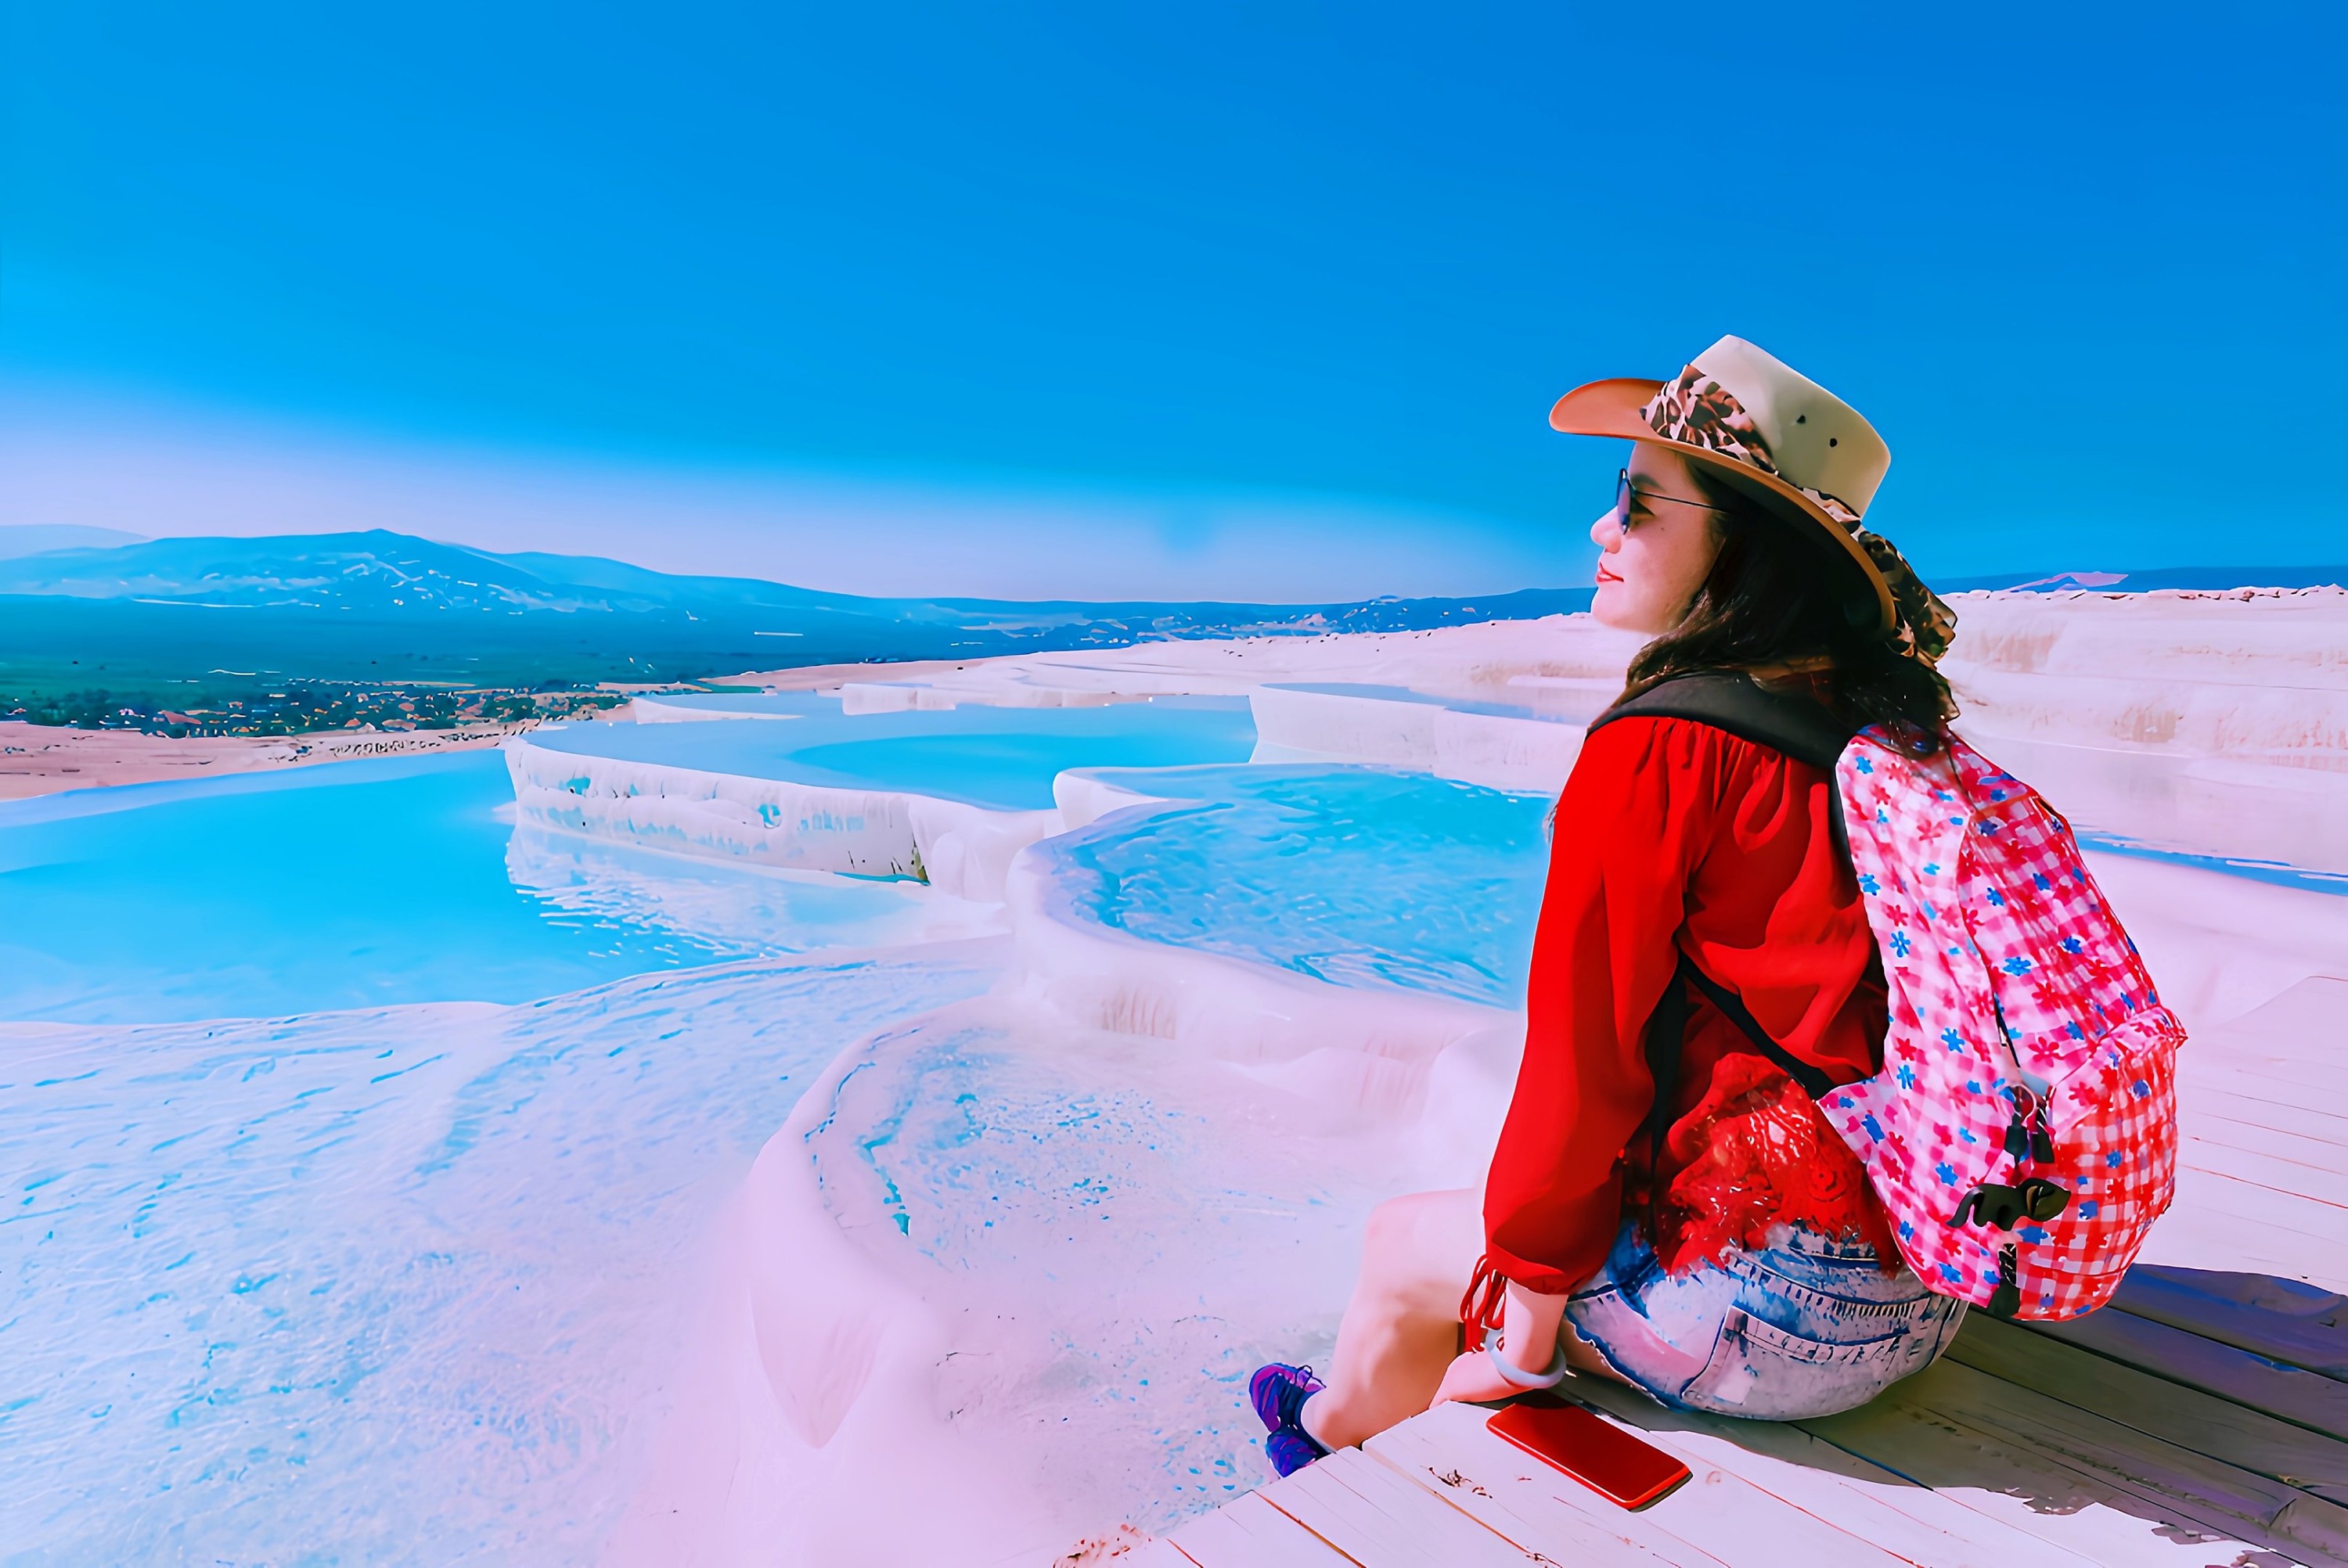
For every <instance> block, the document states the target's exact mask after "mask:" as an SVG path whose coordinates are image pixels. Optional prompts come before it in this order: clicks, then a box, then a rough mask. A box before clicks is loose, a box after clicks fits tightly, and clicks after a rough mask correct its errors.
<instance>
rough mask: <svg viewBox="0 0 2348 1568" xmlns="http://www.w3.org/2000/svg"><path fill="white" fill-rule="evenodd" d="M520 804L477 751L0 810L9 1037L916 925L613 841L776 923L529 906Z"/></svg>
mask: <svg viewBox="0 0 2348 1568" xmlns="http://www.w3.org/2000/svg"><path fill="white" fill-rule="evenodd" d="M674 727H675V728H678V729H687V728H699V727H701V726H698V725H683V724H680V725H676V726H674ZM712 727H724V728H764V727H765V726H763V725H757V726H747V725H723V726H712ZM778 727H779V726H778ZM512 800H513V791H512V787H511V785H510V784H509V783H508V781H507V776H506V770H505V762H504V759H503V757H502V756H501V755H500V754H499V753H497V752H494V751H475V752H462V753H451V754H448V755H442V756H434V757H414V758H406V757H400V758H385V759H380V760H372V761H366V762H353V763H332V764H324V765H321V766H318V767H309V768H294V769H288V770H286V771H283V772H280V773H268V774H242V775H235V776H231V777H227V778H221V779H206V780H203V781H201V782H195V783H172V784H140V785H133V786H129V787H127V788H118V789H111V790H91V791H78V792H75V793H73V794H66V795H53V796H49V797H46V798H43V799H36V800H28V801H19V802H13V803H9V804H5V805H0V1019H46V1020H60V1021H71V1022H81V1023H108V1022H150V1021H166V1020H186V1019H203V1018H222V1017H245V1018H250V1017H267V1016H276V1015H281V1014H288V1013H298V1012H313V1011H318V1010H321V1009H330V1008H349V1007H366V1006H374V1005H379V1004H386V1003H395V1002H412V1001H452V1000H470V1001H503V1002H513V1001H526V1000H530V999H534V998H538V997H545V996H553V995H556V994H558V993H561V992H563V991H571V990H576V989H580V988H582V987H585V986H592V985H599V984H602V983H603V982H605V981H608V980H614V979H621V978H622V977H623V976H627V975H634V974H642V973H644V972H646V971H648V970H654V969H664V968H676V967H679V966H681V965H689V964H703V963H710V962H714V961H716V960H720V959H726V958H738V957H743V956H747V955H750V954H756V953H762V952H777V951H789V950H794V949H796V948H804V947H808V946H813V945H816V944H817V943H818V942H819V941H821V940H823V939H825V937H826V933H828V932H832V931H839V932H843V933H845V934H846V936H847V938H848V939H853V934H854V930H855V929H856V928H857V927H859V926H860V924H862V925H869V924H870V923H871V922H873V921H875V920H879V919H882V918H886V917H893V916H894V915H895V914H896V912H897V911H898V910H899V909H900V908H901V903H902V898H901V895H900V894H898V893H896V892H894V891H892V890H890V889H885V888H873V887H870V886H862V885H859V884H855V883H850V882H846V881H840V882H838V883H829V882H824V881H815V880H810V881H809V882H807V883H794V882H786V881H782V880H779V879H778V878H775V877H771V876H761V875H759V874H758V873H756V872H752V871H747V870H742V871H736V870H734V869H733V868H731V867H727V866H716V865H710V866H703V865H696V864H690V863H688V864H682V865H680V864H679V863H677V862H675V861H674V860H672V859H670V858H669V857H667V856H652V855H650V854H649V852H645V851H631V850H628V849H626V848H624V847H621V846H614V847H613V849H611V850H609V851H607V852H604V853H605V858H606V860H607V861H611V862H612V863H613V864H617V863H627V864H628V865H629V866H633V868H634V869H635V870H636V871H637V873H638V874H640V875H643V876H648V877H651V878H654V879H655V880H659V881H664V882H674V883H676V884H679V885H690V886H694V887H696V888H699V889H701V890H703V891H704V892H705V893H706V894H709V895H711V896H712V897H716V896H720V895H722V896H725V897H730V898H732V899H734V900H735V901H736V902H739V901H741V900H744V899H748V900H753V901H756V900H760V899H763V900H764V901H765V903H766V906H767V907H768V908H769V912H770V916H771V918H770V920H769V921H768V923H767V928H766V929H765V930H764V931H763V932H754V933H747V934H746V933H744V932H742V931H740V930H739V929H736V930H731V931H728V930H725V929H722V928H721V929H695V928H694V927H693V926H692V925H690V924H680V923H679V922H676V921H673V920H671V921H664V920H662V919H659V918H657V917H643V916H632V915H631V914H630V913H629V911H628V907H627V905H626V903H625V902H624V901H615V900H610V899H605V900H600V901H599V900H597V899H596V898H594V897H592V889H590V890H586V891H582V883H585V882H587V881H589V880H590V878H589V877H588V876H585V875H572V874H570V873H568V872H563V873H561V874H559V875H541V876H540V877H539V881H540V883H541V886H536V887H534V888H527V889H526V888H523V887H519V886H516V885H515V882H514V879H513V872H512V871H511V870H510V867H509V864H508V861H509V852H510V843H509V840H510V838H511V836H512V829H511V828H510V826H509V825H508V821H509V819H510V815H511V805H512ZM614 857H615V858H614ZM541 859H543V857H541ZM591 870H592V868H591ZM833 939H839V938H833Z"/></svg>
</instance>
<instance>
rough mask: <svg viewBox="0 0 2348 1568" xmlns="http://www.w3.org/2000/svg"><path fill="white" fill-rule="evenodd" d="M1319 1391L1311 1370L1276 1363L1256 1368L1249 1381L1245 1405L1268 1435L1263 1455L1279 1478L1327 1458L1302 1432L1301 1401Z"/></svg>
mask: <svg viewBox="0 0 2348 1568" xmlns="http://www.w3.org/2000/svg"><path fill="white" fill-rule="evenodd" d="M1321 1388H1322V1384H1321V1379H1320V1378H1316V1377H1314V1376H1313V1368H1310V1367H1291V1366H1287V1365H1285V1364H1284V1363H1282V1362H1279V1361H1274V1362H1273V1363H1272V1365H1270V1366H1268V1367H1258V1368H1256V1369H1255V1376H1253V1377H1251V1378H1249V1379H1248V1403H1250V1404H1251V1405H1253V1406H1254V1407H1255V1415H1256V1419H1258V1420H1260V1421H1262V1423H1263V1425H1264V1430H1265V1431H1267V1432H1269V1433H1270V1434H1271V1435H1270V1436H1269V1437H1267V1438H1265V1439H1264V1440H1263V1451H1264V1454H1265V1456H1266V1457H1268V1458H1269V1459H1270V1460H1272V1469H1273V1470H1274V1471H1277V1472H1278V1473H1279V1474H1281V1475H1284V1476H1286V1475H1294V1474H1295V1473H1296V1472H1297V1471H1300V1470H1303V1468H1304V1467H1305V1466H1306V1465H1308V1464H1311V1463H1312V1462H1313V1460H1317V1459H1326V1458H1328V1457H1329V1450H1327V1449H1324V1448H1323V1447H1322V1446H1321V1445H1320V1443H1319V1442H1317V1441H1315V1440H1314V1439H1313V1434H1312V1433H1310V1432H1308V1431H1306V1430H1304V1420H1303V1413H1304V1401H1305V1400H1306V1399H1310V1398H1312V1397H1313V1395H1315V1394H1317V1393H1319V1392H1320V1391H1321Z"/></svg>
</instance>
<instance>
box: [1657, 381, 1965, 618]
mask: <svg viewBox="0 0 2348 1568" xmlns="http://www.w3.org/2000/svg"><path fill="white" fill-rule="evenodd" d="M1639 412H1640V414H1641V415H1642V416H1643V417H1644V418H1645V420H1646V422H1647V424H1648V425H1649V426H1650V427H1652V428H1653V431H1654V432H1655V434H1656V435H1658V436H1662V437H1663V439H1664V440H1666V441H1673V442H1677V443H1679V444H1681V445H1683V446H1700V447H1702V448H1704V450H1705V451H1707V452H1712V453H1715V454H1717V455H1718V456H1722V457H1725V458H1727V459H1729V460H1731V461H1733V462H1736V463H1741V464H1743V465H1744V466H1746V467H1749V468H1755V469H1758V470H1759V471H1760V472H1762V473H1764V474H1767V475H1770V476H1772V477H1776V478H1777V479H1780V480H1782V481H1784V482H1785V483H1787V484H1791V485H1793V486H1794V487H1795V488H1796V489H1797V490H1799V491H1800V492H1801V493H1802V494H1803V495H1804V496H1806V497H1808V498H1809V500H1810V501H1811V502H1812V503H1813V504H1814V505H1815V506H1817V507H1818V510H1819V511H1820V512H1821V513H1823V514H1824V515H1825V516H1826V517H1827V518H1830V519H1831V520H1832V521H1833V522H1834V523H1835V524H1837V525H1838V526H1839V527H1840V528H1842V529H1843V531H1844V532H1845V533H1847V534H1849V536H1850V538H1851V539H1852V541H1853V542H1854V543H1855V544H1857V545H1858V546H1859V548H1860V549H1862V550H1864V551H1865V552H1866V555H1867V559H1868V560H1869V562H1871V563H1872V564H1873V566H1874V567H1875V569H1876V570H1877V571H1878V572H1879V573H1880V574H1881V575H1882V578H1883V580H1884V584H1885V586H1886V587H1888V588H1889V589H1890V591H1891V602H1892V606H1893V609H1894V610H1895V611H1896V613H1897V616H1898V624H1897V625H1896V626H1895V627H1893V628H1892V630H1891V636H1892V638H1893V640H1894V641H1897V642H1898V643H1899V644H1900V649H1901V651H1903V652H1905V653H1907V654H1908V655H1910V657H1911V658H1915V659H1919V660H1921V661H1923V662H1924V663H1926V664H1928V665H1929V664H1934V663H1937V662H1938V661H1940V658H1941V655H1942V654H1943V653H1945V652H1947V651H1948V650H1949V644H1950V642H1951V641H1952V640H1953V639H1954V638H1955V636H1956V630H1957V617H1956V612H1955V611H1954V610H1951V609H1950V608H1949V607H1948V605H1947V604H1946V603H1945V602H1943V601H1942V600H1941V597H1940V595H1938V594H1936V593H1934V592H1933V591H1932V590H1931V589H1929V588H1927V587H1926V586H1925V585H1924V580H1923V579H1921V578H1920V577H1918V576H1917V575H1916V570H1915V569H1914V568H1913V567H1911V566H1910V565H1909V564H1908V559H1907V558H1906V557H1905V556H1902V555H1901V554H1900V549H1899V547H1898V546H1896V545H1894V544H1893V543H1892V542H1891V541H1890V539H1887V538H1884V537H1883V536H1882V535H1881V534H1878V533H1873V532H1870V531H1869V529H1867V528H1865V527H1863V526H1862V525H1861V523H1860V521H1859V508H1857V507H1852V506H1850V505H1849V504H1848V503H1847V502H1845V501H1843V500H1842V499H1841V498H1840V497H1836V496H1832V495H1829V494H1828V493H1827V492H1826V491H1824V490H1820V489H1815V488H1813V487H1809V486H1807V485H1801V484H1798V483H1796V482H1795V481H1794V480H1792V479H1790V478H1788V477H1787V476H1786V475H1784V474H1782V473H1780V472H1779V471H1778V467H1777V464H1776V459H1775V458H1774V457H1772V456H1771V455H1770V451H1769V442H1768V439H1767V437H1766V436H1763V435H1762V433H1761V428H1760V425H1759V423H1758V422H1757V421H1756V420H1755V418H1754V417H1753V415H1751V414H1750V413H1749V412H1748V411H1747V410H1746V407H1745V405H1744V404H1743V403H1741V402H1740V401H1738V399H1737V397H1736V395H1735V393H1732V392H1730V391H1729V390H1728V389H1727V388H1726V387H1725V386H1723V385H1721V384H1720V383H1719V382H1718V381H1716V380H1715V379H1714V378H1713V377H1712V376H1711V375H1709V374H1706V373H1705V372H1704V371H1703V370H1702V369H1700V368H1699V367H1697V366H1695V365H1693V364H1692V365H1689V366H1688V367H1687V368H1686V369H1684V370H1683V371H1681V372H1680V374H1679V377H1678V379H1676V380H1674V381H1667V382H1665V383H1663V385H1662V386H1661V387H1660V388H1658V389H1657V390H1656V393H1655V395H1654V396H1653V398H1652V399H1651V400H1650V401H1649V402H1648V404H1647V405H1646V406H1645V407H1644V408H1643V409H1641V410H1640V411H1639Z"/></svg>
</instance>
